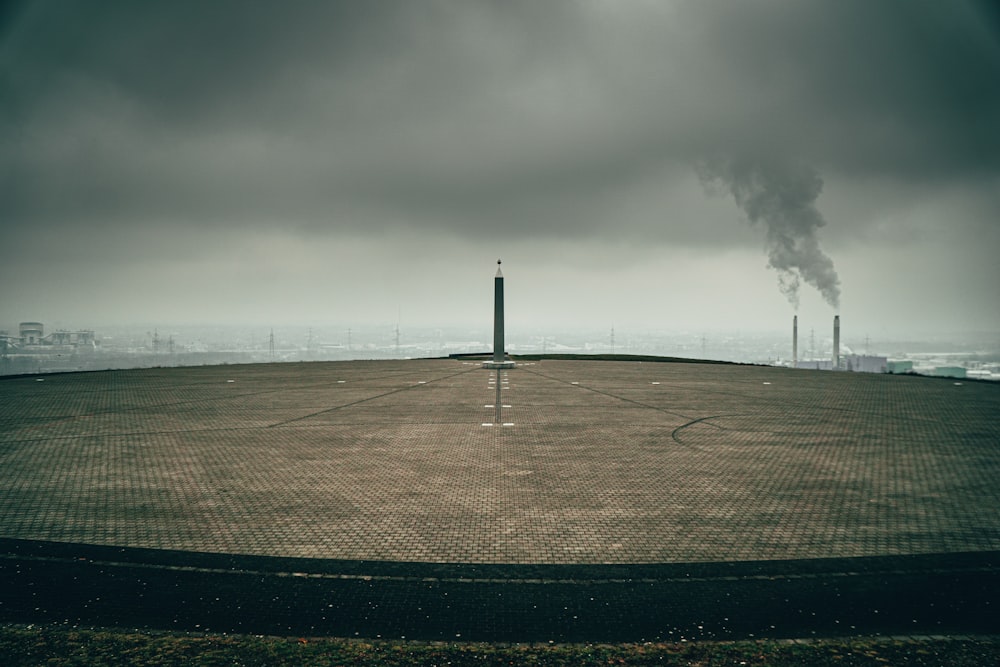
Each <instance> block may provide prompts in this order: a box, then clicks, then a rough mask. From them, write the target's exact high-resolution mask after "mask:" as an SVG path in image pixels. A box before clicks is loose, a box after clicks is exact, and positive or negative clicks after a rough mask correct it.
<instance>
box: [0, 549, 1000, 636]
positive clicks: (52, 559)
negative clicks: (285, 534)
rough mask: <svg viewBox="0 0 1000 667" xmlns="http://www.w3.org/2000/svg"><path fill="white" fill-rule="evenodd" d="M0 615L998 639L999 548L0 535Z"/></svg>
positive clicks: (255, 624)
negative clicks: (884, 552)
mask: <svg viewBox="0 0 1000 667" xmlns="http://www.w3.org/2000/svg"><path fill="white" fill-rule="evenodd" d="M0 591H2V593H0V620H3V621H10V622H19V623H26V622H28V623H30V622H46V623H66V624H71V625H86V626H106V627H123V628H137V629H163V630H175V631H177V630H179V631H196V632H197V631H200V632H238V633H248V634H274V635H301V636H339V637H366V638H383V639H408V640H432V641H433V640H440V641H446V640H461V641H494V642H547V641H551V642H582V641H589V642H601V641H606V642H638V641H679V640H682V639H684V640H706V639H745V638H788V637H810V636H817V637H836V636H858V635H875V634H883V635H900V634H910V635H927V634H942V635H946V634H995V633H997V631H998V630H1000V622H998V621H1000V613H998V609H997V604H998V603H997V601H998V600H1000V553H997V552H975V553H950V554H928V555H916V556H883V557H864V558H839V559H807V560H792V561H773V560H772V561H760V562H727V563H691V564H684V563H670V564H660V565H630V566H618V565H615V566H602V565H492V564H487V565H477V564H433V563H408V562H377V561H368V562H366V561H343V560H323V559H305V558H278V557H266V556H243V555H225V554H206V553H192V552H183V551H166V550H153V549H135V548H120V547H106V546H93V545H81V544H66V543H55V542H41V541H31V540H12V539H2V540H0Z"/></svg>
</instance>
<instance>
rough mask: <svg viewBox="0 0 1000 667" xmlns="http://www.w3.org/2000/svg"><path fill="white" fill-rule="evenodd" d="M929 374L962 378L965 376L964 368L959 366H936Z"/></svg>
mask: <svg viewBox="0 0 1000 667" xmlns="http://www.w3.org/2000/svg"><path fill="white" fill-rule="evenodd" d="M930 374H931V375H933V376H935V377H942V378H964V377H965V376H966V372H965V369H964V368H962V367H961V366H938V367H936V368H935V369H934V370H932V371H931V373H930Z"/></svg>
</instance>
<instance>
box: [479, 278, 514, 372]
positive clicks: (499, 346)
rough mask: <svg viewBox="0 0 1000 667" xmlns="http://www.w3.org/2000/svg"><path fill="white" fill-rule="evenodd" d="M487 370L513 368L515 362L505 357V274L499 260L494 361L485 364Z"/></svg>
mask: <svg viewBox="0 0 1000 667" xmlns="http://www.w3.org/2000/svg"><path fill="white" fill-rule="evenodd" d="M483 366H484V367H485V368H513V367H514V362H513V361H508V360H507V359H506V357H505V355H504V342H503V272H502V271H500V260H499V259H498V260H497V275H496V277H495V278H493V359H492V360H490V361H487V362H486V363H484V364H483Z"/></svg>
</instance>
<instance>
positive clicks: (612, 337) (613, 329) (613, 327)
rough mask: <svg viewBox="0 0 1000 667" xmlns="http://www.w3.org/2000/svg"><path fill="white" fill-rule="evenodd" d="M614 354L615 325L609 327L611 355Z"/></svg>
mask: <svg viewBox="0 0 1000 667" xmlns="http://www.w3.org/2000/svg"><path fill="white" fill-rule="evenodd" d="M614 353H615V325H613V324H612V325H611V354H614Z"/></svg>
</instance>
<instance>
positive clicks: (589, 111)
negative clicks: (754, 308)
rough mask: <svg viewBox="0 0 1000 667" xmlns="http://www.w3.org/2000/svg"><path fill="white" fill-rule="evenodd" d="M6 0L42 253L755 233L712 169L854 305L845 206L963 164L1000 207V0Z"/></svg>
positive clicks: (769, 235)
mask: <svg viewBox="0 0 1000 667" xmlns="http://www.w3.org/2000/svg"><path fill="white" fill-rule="evenodd" d="M5 12H6V13H5V14H3V15H2V22H0V219H2V220H4V223H3V224H4V225H5V227H7V229H6V230H5V231H6V235H7V239H8V243H7V244H5V250H4V251H0V260H3V261H5V262H8V264H10V265H14V264H16V263H17V262H18V261H21V259H22V258H24V257H28V256H32V253H34V256H40V255H44V254H59V253H60V252H61V253H63V254H66V255H73V254H74V253H75V254H77V255H78V256H80V255H81V254H82V255H86V256H88V257H91V258H93V259H92V260H91V261H98V260H97V258H101V257H103V258H107V257H113V256H114V255H115V254H117V253H121V252H124V251H126V250H127V247H128V245H129V242H128V241H126V240H123V239H129V238H135V237H143V238H145V237H148V236H149V234H148V233H146V232H142V233H140V231H138V230H150V229H156V228H160V227H162V228H167V229H170V230H172V232H173V234H174V235H175V236H177V237H182V238H184V239H190V238H197V237H198V235H199V234H201V235H202V236H201V237H202V238H205V239H211V243H212V244H220V245H212V247H214V248H219V247H224V245H225V239H226V238H227V234H239V233H246V232H250V231H257V232H260V231H262V230H263V231H268V230H272V229H276V228H278V229H284V230H286V231H287V233H288V234H295V235H298V236H302V237H337V236H338V235H345V236H351V237H369V238H377V237H380V236H383V235H385V234H386V233H389V232H395V231H400V230H411V231H412V230H419V232H420V233H426V234H436V235H440V236H445V237H448V238H452V239H460V240H463V241H466V242H468V243H484V242H490V243H494V242H497V241H498V240H501V239H502V238H503V237H504V236H517V237H519V238H527V239H539V240H545V241H553V240H558V239H560V238H571V239H573V240H574V241H584V240H588V239H589V240H592V241H593V243H595V244H598V245H600V244H608V243H618V242H622V240H623V239H624V240H625V242H627V243H631V244H633V245H635V246H639V245H641V246H643V247H644V248H646V249H648V248H649V247H651V246H666V245H667V244H670V245H672V246H682V247H686V248H692V249H697V250H698V251H702V250H705V249H711V248H716V249H728V248H736V247H751V248H753V247H755V246H757V245H759V243H760V241H759V240H758V239H755V238H754V237H752V236H750V235H748V234H747V233H745V230H743V229H738V228H737V226H738V225H739V221H738V215H737V211H736V209H735V208H734V209H733V212H732V215H731V217H728V218H727V217H725V216H724V215H723V214H721V213H720V211H719V209H718V208H717V206H716V204H713V203H712V202H705V203H699V202H698V201H697V197H695V196H692V195H691V194H690V193H689V191H688V190H687V189H685V188H688V187H689V186H690V185H691V184H692V183H693V184H695V185H696V184H697V178H696V177H695V174H696V171H697V169H698V165H701V166H702V168H703V170H704V168H705V166H706V165H712V164H714V165H715V169H714V171H711V175H712V176H714V177H717V178H719V179H721V180H722V181H724V182H725V183H726V187H727V188H728V190H729V192H730V194H732V195H733V196H734V198H735V201H736V202H737V204H738V206H740V207H742V208H743V210H744V212H745V213H746V215H747V216H748V217H749V218H750V219H751V220H754V219H759V220H761V221H764V222H766V223H768V224H766V225H764V228H765V232H764V234H765V237H766V238H765V247H766V252H767V255H768V260H769V262H770V265H771V266H772V267H774V268H775V269H777V270H778V271H779V275H780V276H783V277H784V279H785V281H786V282H785V286H786V288H787V292H788V293H789V295H794V294H795V293H796V282H795V279H796V277H799V278H801V280H803V281H805V282H806V283H807V284H811V285H813V286H814V287H816V288H817V289H818V290H820V291H821V293H822V294H823V295H824V296H825V298H826V299H827V301H829V302H830V303H831V304H835V303H836V302H837V289H838V288H837V276H836V273H835V272H833V266H832V260H831V259H830V256H828V255H827V254H826V253H825V252H823V251H821V250H820V247H819V241H820V239H819V228H820V227H821V225H822V223H823V221H824V220H825V221H828V223H829V224H828V225H827V226H826V227H825V228H823V229H824V234H826V235H827V239H829V238H834V239H844V238H846V237H849V236H851V235H855V236H859V235H863V234H866V233H868V232H867V230H869V229H870V228H872V226H873V225H874V224H875V223H874V222H873V220H872V216H874V215H875V214H876V213H877V214H878V215H880V216H881V218H882V220H881V222H879V223H878V224H883V225H884V224H885V219H886V218H887V217H890V216H889V215H888V214H887V213H886V211H892V210H900V209H905V208H906V204H905V201H906V198H907V197H908V196H909V194H910V193H912V192H914V191H919V192H921V193H924V195H925V196H929V197H933V196H935V195H936V193H947V192H950V191H952V190H953V189H954V187H956V184H961V185H962V187H968V188H972V189H973V190H974V193H973V194H974V195H975V196H976V197H978V200H979V201H985V202H987V205H986V208H987V210H986V211H985V213H980V214H977V215H978V216H979V217H978V219H980V220H991V219H992V220H994V221H995V220H996V219H997V216H996V213H997V211H996V201H995V199H990V198H989V197H988V196H986V195H983V194H982V193H984V192H987V191H989V190H990V189H991V188H995V186H996V184H997V182H998V179H1000V132H998V131H997V130H996V119H997V118H998V117H1000V21H998V15H1000V12H998V11H997V10H996V8H995V5H993V4H991V3H989V2H975V1H972V0H969V1H963V0H957V1H955V2H948V3H940V2H935V1H931V0H910V1H906V2H903V1H891V0H890V1H887V2H875V3H873V2H867V1H861V0H845V1H842V2H828V3H802V2H786V1H781V0H755V1H752V2H712V3H706V2H695V1H679V2H663V3H645V2H638V1H637V2H616V3H585V2H560V1H555V2H543V3H539V2H503V3H493V2H472V3H469V2H445V1H440V2H438V1H430V2H421V3H414V2H390V1H386V2H377V3H370V2H294V1H293V2H287V3H278V4H273V3H260V4H257V3H251V4H249V5H248V4H247V3H244V2H235V1H231V0H217V1H214V2H194V1H178V2H170V3H155V4H149V3H132V2H115V1H111V0H108V1H104V2H99V3H90V2H75V3H74V2H44V1H43V2H30V3H29V2H24V3H13V4H8V5H7V6H6V9H5ZM719 156H723V157H722V158H719ZM796 165H797V166H798V167H797V171H791V168H792V166H796ZM705 173H706V172H704V171H703V172H702V174H703V175H704V174H705ZM779 173H780V176H781V182H784V183H795V184H797V185H798V186H801V187H802V188H803V189H802V190H801V193H802V199H801V200H797V201H798V205H799V209H800V213H801V214H802V215H801V216H800V217H799V218H796V219H797V220H799V221H800V223H801V225H802V226H801V227H798V228H796V229H797V230H798V232H797V235H795V234H792V233H791V231H792V230H793V228H792V227H789V226H788V224H786V223H787V222H788V221H789V220H792V218H791V217H789V216H778V217H777V218H776V217H775V216H774V215H773V212H772V213H765V212H762V211H760V210H759V206H760V205H761V204H762V202H768V203H771V204H773V203H775V201H776V200H774V199H773V198H769V197H763V194H764V193H765V192H770V190H769V189H768V188H767V187H759V189H755V188H758V186H762V184H763V183H764V182H770V180H771V179H772V177H773V178H777V176H778V174H779ZM821 182H825V183H826V185H827V186H828V187H827V188H825V189H824V191H823V194H822V195H820V192H819V190H818V188H813V186H814V185H817V184H818V183H821ZM873 182H877V183H879V184H882V187H883V189H882V190H881V191H880V195H879V198H878V200H877V201H874V202H873V203H872V205H871V206H870V207H869V208H868V209H864V210H862V209H860V208H859V207H854V208H851V207H850V206H848V205H846V204H842V203H840V202H836V201H830V200H827V199H825V198H826V197H828V196H832V195H830V194H829V193H831V192H833V193H839V194H837V195H836V196H841V197H843V196H847V197H850V193H849V192H848V193H847V194H844V193H845V190H849V189H850V187H868V188H869V191H870V184H871V183H873ZM838 186H839V187H838ZM810 188H812V189H810ZM697 194H698V195H700V194H701V193H700V192H699V193H697ZM807 194H811V196H806V195H807ZM942 196H944V195H943V194H942ZM762 197H763V198H762ZM827 207H832V208H835V209H836V210H843V211H850V212H851V213H852V215H850V216H844V217H840V218H835V217H833V216H831V215H829V213H826V208H827ZM824 214H825V215H824ZM853 214H856V215H853ZM779 219H780V220H783V221H785V222H784V223H781V224H779V223H778V222H776V221H777V220H779ZM897 224H898V225H899V226H900V231H899V233H898V234H897V235H896V238H898V237H902V236H905V235H906V231H905V226H906V222H905V221H903V222H899V223H897ZM986 224H995V223H986ZM782 225H784V226H782ZM81 227H82V228H85V229H87V230H90V231H91V233H88V234H83V233H81V232H80V231H79V230H80V229H81ZM209 229H211V230H212V233H211V234H208V233H206V230H209ZM121 230H128V233H127V234H124V235H123V234H122V232H121ZM498 230H502V231H498ZM875 236H876V235H871V234H869V237H870V238H874V237H875ZM882 236H884V237H885V238H889V237H891V236H892V235H891V234H882ZM47 238H51V239H60V238H64V239H65V238H74V239H77V242H76V243H74V244H73V245H72V246H70V245H68V244H67V245H64V247H62V248H55V247H53V243H45V242H43V240H44V239H47ZM54 243H57V242H54ZM185 243H188V244H189V246H188V247H190V241H184V242H180V241H178V242H171V243H167V244H165V245H166V247H167V250H166V251H165V252H181V251H180V250H176V251H175V250H172V249H173V248H183V247H184V244H185ZM195 243H196V244H197V242H195ZM824 244H825V245H826V246H827V248H828V249H829V248H830V245H829V243H828V242H827V241H826V240H824ZM198 245H200V246H202V247H203V248H207V245H206V244H205V243H202V244H198ZM12 248H20V250H19V251H17V252H15V251H14V250H12ZM191 251H192V252H194V251H197V249H192V250H191ZM205 251H206V252H207V251H208V250H205ZM151 252H152V251H151ZM621 256H622V261H623V262H627V261H628V259H627V254H622V255H621ZM838 263H839V262H838Z"/></svg>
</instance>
